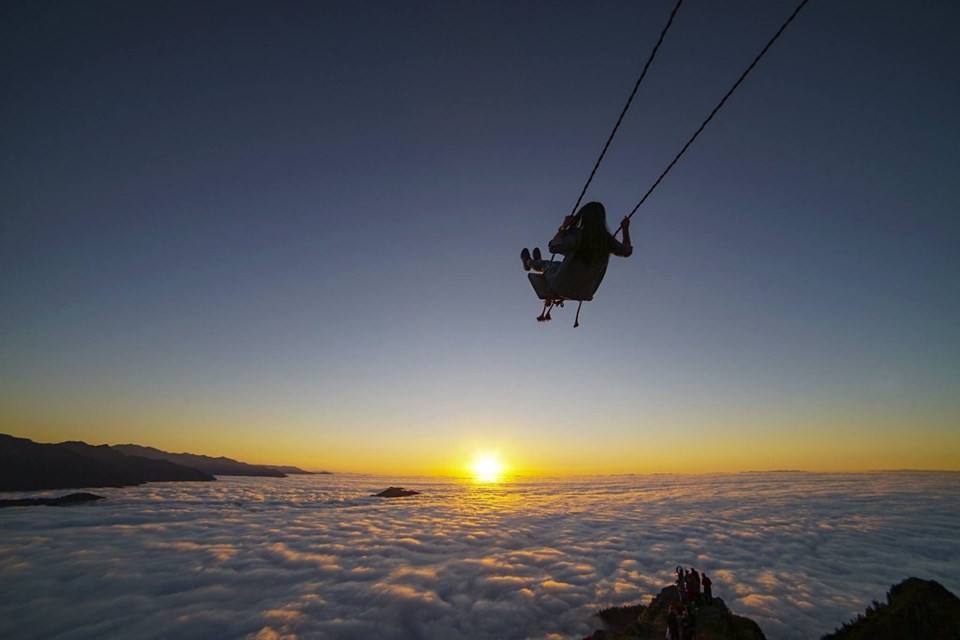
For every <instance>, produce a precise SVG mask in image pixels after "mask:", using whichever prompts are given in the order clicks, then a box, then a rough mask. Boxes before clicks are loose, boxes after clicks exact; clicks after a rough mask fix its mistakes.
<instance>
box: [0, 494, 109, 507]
mask: <svg viewBox="0 0 960 640" xmlns="http://www.w3.org/2000/svg"><path fill="white" fill-rule="evenodd" d="M96 500H104V497H103V496H98V495H96V494H94V493H71V494H68V495H65V496H60V497H59V498H21V499H19V500H0V509H2V508H3V507H66V506H69V505H72V504H83V503H84V502H94V501H96Z"/></svg>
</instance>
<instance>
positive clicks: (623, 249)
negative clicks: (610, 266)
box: [610, 216, 633, 258]
mask: <svg viewBox="0 0 960 640" xmlns="http://www.w3.org/2000/svg"><path fill="white" fill-rule="evenodd" d="M620 229H621V230H622V231H623V242H619V241H618V240H617V239H616V238H614V239H613V241H614V243H615V244H614V245H613V251H611V252H610V253H612V254H613V255H615V256H620V257H621V258H629V257H630V256H631V255H632V254H633V244H631V242H630V216H627V217H626V218H624V219H623V222H621V223H620Z"/></svg>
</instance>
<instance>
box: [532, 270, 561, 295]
mask: <svg viewBox="0 0 960 640" xmlns="http://www.w3.org/2000/svg"><path fill="white" fill-rule="evenodd" d="M527 279H528V280H530V284H531V285H532V286H533V290H534V291H535V292H536V294H537V297H538V298H540V299H541V300H556V299H558V298H559V297H560V296H558V295H557V294H555V293H553V292H552V291H550V285H548V284H547V277H546V276H545V275H543V274H542V273H528V274H527Z"/></svg>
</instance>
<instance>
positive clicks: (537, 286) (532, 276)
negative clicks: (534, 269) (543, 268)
mask: <svg viewBox="0 0 960 640" xmlns="http://www.w3.org/2000/svg"><path fill="white" fill-rule="evenodd" d="M527 280H529V281H530V285H531V286H532V287H533V290H534V292H535V293H536V294H537V297H538V298H540V299H541V300H553V301H562V300H573V301H574V302H590V301H591V300H593V296H590V297H589V298H567V297H564V296H561V295H557V294H556V293H554V292H553V291H552V290H551V289H550V285H549V284H548V283H547V276H546V275H544V274H542V273H528V274H527Z"/></svg>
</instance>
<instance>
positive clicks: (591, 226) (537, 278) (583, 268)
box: [520, 202, 633, 301]
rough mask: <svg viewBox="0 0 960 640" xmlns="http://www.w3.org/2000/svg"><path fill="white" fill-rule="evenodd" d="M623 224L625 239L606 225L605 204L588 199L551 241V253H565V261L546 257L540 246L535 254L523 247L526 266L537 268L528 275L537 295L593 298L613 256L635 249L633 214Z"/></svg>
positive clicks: (628, 254)
mask: <svg viewBox="0 0 960 640" xmlns="http://www.w3.org/2000/svg"><path fill="white" fill-rule="evenodd" d="M621 228H622V229H623V242H620V241H618V240H617V239H616V238H614V237H613V235H612V234H611V233H610V230H609V229H607V212H606V210H605V209H604V208H603V205H602V204H600V203H599V202H588V203H587V204H585V205H583V207H581V209H580V211H578V212H577V214H576V215H575V216H567V217H566V218H565V219H564V221H563V225H562V226H561V227H560V229H558V230H557V234H556V235H555V236H554V237H553V239H552V240H551V241H550V244H549V245H548V246H549V249H550V252H551V253H559V254H561V255H563V261H562V262H552V261H550V260H544V259H543V257H542V255H541V253H540V248H539V247H536V248H534V250H533V255H532V256H531V254H530V250H529V249H526V248H525V249H524V250H523V251H521V252H520V259H521V260H522V261H523V268H524V270H525V271H530V270H533V271H534V272H536V273H535V274H530V276H529V278H530V282H531V284H533V288H534V290H535V291H536V292H537V295H538V296H539V297H540V298H541V299H543V300H548V299H563V300H581V301H584V300H592V299H593V296H594V294H596V293H597V289H599V288H600V283H601V282H602V281H603V277H604V276H605V275H606V273H607V263H608V262H609V261H610V256H611V255H615V256H620V257H622V258H628V257H630V255H631V254H632V253H633V245H632V244H631V243H630V218H624V219H623V222H622V223H621ZM539 274H543V275H542V276H541V275H539ZM541 280H542V281H541ZM538 285H539V286H538Z"/></svg>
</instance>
